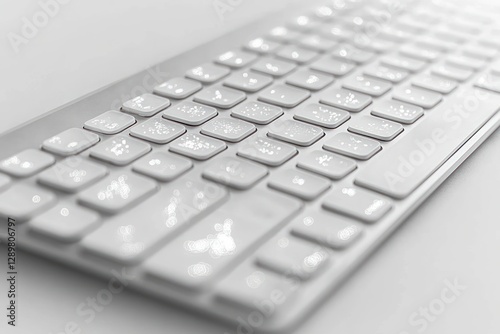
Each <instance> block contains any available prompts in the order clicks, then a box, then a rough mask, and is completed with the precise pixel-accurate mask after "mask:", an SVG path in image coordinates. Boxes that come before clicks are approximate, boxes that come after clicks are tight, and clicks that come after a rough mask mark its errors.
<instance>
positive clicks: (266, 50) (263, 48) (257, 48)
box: [243, 37, 281, 54]
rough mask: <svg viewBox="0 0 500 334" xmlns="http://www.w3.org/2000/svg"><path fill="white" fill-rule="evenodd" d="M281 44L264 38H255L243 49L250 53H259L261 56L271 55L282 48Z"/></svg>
mask: <svg viewBox="0 0 500 334" xmlns="http://www.w3.org/2000/svg"><path fill="white" fill-rule="evenodd" d="M280 46H281V44H280V43H276V42H273V41H270V40H267V39H264V38H260V37H259V38H255V39H252V40H251V41H248V43H246V44H245V45H244V46H243V47H244V48H245V49H247V50H249V51H253V52H257V53H260V54H271V53H274V52H276V51H277V50H278V49H279V48H280Z"/></svg>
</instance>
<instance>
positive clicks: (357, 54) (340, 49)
mask: <svg viewBox="0 0 500 334" xmlns="http://www.w3.org/2000/svg"><path fill="white" fill-rule="evenodd" d="M332 56H333V57H335V58H338V59H343V60H348V61H352V62H355V63H358V64H362V63H366V62H367V61H368V60H370V59H372V58H373V57H374V56H375V54H374V53H373V52H371V51H366V50H361V49H358V48H356V47H354V46H352V45H350V44H347V43H343V44H339V45H338V46H336V47H335V49H334V50H333V51H332Z"/></svg>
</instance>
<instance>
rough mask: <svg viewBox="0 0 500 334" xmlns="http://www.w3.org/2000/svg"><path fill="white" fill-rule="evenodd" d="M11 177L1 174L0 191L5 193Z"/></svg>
mask: <svg viewBox="0 0 500 334" xmlns="http://www.w3.org/2000/svg"><path fill="white" fill-rule="evenodd" d="M10 181H11V180H10V177H8V176H7V175H4V174H0V191H3V190H4V189H6V188H7V187H8V186H9V185H10Z"/></svg>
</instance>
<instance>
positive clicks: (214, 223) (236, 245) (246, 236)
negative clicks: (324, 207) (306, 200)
mask: <svg viewBox="0 0 500 334" xmlns="http://www.w3.org/2000/svg"><path fill="white" fill-rule="evenodd" d="M301 206H302V205H301V203H300V202H299V201H296V200H293V199H291V198H288V197H284V196H282V195H280V194H277V193H271V192H269V191H263V190H258V189H252V190H251V191H249V192H248V193H246V194H245V196H240V197H234V198H232V199H231V200H230V201H229V202H227V203H226V204H224V205H223V206H222V207H220V208H219V209H218V210H217V211H215V212H213V213H211V214H209V215H208V216H206V217H204V219H203V220H200V221H198V222H197V223H196V224H195V225H193V226H192V227H191V228H190V229H189V230H187V231H186V232H184V233H183V234H181V235H179V236H178V237H177V238H176V239H174V240H173V241H171V242H170V243H169V244H168V245H166V246H165V247H163V248H162V249H161V250H160V251H159V252H157V253H155V254H154V255H153V256H152V257H151V258H149V259H148V260H146V262H145V263H144V267H145V270H146V272H147V273H148V275H152V276H154V277H156V278H158V279H162V280H165V281H168V282H170V283H173V284H176V285H179V286H182V287H186V288H189V289H195V290H200V289H202V288H204V287H206V286H207V285H208V284H209V283H211V282H212V281H213V280H215V279H216V278H217V277H219V276H220V275H221V273H222V272H223V271H225V270H227V269H228V268H229V267H231V266H233V265H234V264H237V263H239V262H240V261H241V257H242V256H243V255H244V254H246V253H247V252H248V251H250V249H251V248H252V246H254V244H255V243H256V242H258V241H260V240H262V238H264V237H266V236H267V235H268V234H269V233H271V232H272V231H273V230H274V229H276V228H277V227H279V226H280V225H283V223H285V222H286V221H288V219H289V218H290V217H291V216H293V215H294V214H296V212H297V211H298V210H299V209H300V207H301ZM166 263H168V265H165V264H166Z"/></svg>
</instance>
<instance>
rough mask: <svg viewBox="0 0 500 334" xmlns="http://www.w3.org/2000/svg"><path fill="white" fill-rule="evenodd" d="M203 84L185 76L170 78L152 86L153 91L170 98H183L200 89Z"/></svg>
mask: <svg viewBox="0 0 500 334" xmlns="http://www.w3.org/2000/svg"><path fill="white" fill-rule="evenodd" d="M202 87H203V85H202V84H201V83H199V82H198V81H194V80H190V79H186V78H172V79H170V80H168V81H166V82H164V83H161V84H159V85H158V86H156V87H155V88H154V93H155V94H157V95H160V96H163V97H168V98H171V99H185V98H186V97H188V96H191V95H193V94H194V93H196V92H197V91H199V90H201V88H202Z"/></svg>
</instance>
